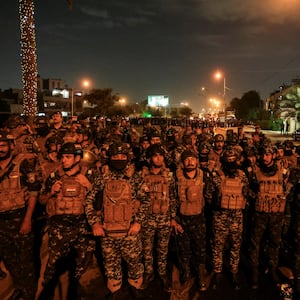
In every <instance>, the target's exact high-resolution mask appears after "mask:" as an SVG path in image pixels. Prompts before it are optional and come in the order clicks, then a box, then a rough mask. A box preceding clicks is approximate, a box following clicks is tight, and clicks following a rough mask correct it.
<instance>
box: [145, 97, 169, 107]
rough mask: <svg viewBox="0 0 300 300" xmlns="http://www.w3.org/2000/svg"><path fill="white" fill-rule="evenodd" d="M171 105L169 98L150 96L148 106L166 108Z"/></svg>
mask: <svg viewBox="0 0 300 300" xmlns="http://www.w3.org/2000/svg"><path fill="white" fill-rule="evenodd" d="M168 105H169V96H148V106H151V107H160V106H163V107H166V106H168Z"/></svg>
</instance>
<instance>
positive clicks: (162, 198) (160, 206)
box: [144, 174, 170, 214]
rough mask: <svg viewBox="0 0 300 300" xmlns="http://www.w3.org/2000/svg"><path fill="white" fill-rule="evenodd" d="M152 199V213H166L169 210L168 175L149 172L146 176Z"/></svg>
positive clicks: (148, 190)
mask: <svg viewBox="0 0 300 300" xmlns="http://www.w3.org/2000/svg"><path fill="white" fill-rule="evenodd" d="M144 179H145V184H146V187H147V192H149V197H150V201H151V207H152V213H154V214H166V213H167V212H168V210H169V204H170V196H169V181H168V177H167V176H166V175H159V174H158V175H154V174H148V175H146V176H145V177H144Z"/></svg>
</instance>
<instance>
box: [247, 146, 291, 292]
mask: <svg viewBox="0 0 300 300" xmlns="http://www.w3.org/2000/svg"><path fill="white" fill-rule="evenodd" d="M264 151H265V152H264V153H263V155H267V154H273V152H274V150H273V149H271V148H266V149H265V150H264ZM255 176H256V181H257V184H256V185H257V186H258V191H256V192H257V198H256V203H255V208H254V209H255V212H254V216H253V223H252V232H251V239H250V247H249V258H250V264H251V267H252V287H253V288H257V286H258V276H259V273H258V267H259V256H260V245H261V243H262V239H263V237H264V238H266V236H265V235H264V234H265V233H266V232H267V233H268V236H267V238H268V246H267V251H268V259H269V268H270V274H271V276H272V278H273V280H274V281H275V282H278V281H279V278H278V276H277V274H276V268H277V266H278V259H279V247H280V242H281V235H282V225H283V222H284V219H285V215H284V211H285V205H286V196H287V194H288V193H289V189H290V187H289V185H288V182H287V179H288V178H287V177H288V171H287V170H286V169H284V168H283V167H282V166H281V165H280V164H276V162H275V161H274V163H273V165H272V166H270V167H265V166H264V165H263V163H262V164H261V165H260V168H257V170H256V172H255Z"/></svg>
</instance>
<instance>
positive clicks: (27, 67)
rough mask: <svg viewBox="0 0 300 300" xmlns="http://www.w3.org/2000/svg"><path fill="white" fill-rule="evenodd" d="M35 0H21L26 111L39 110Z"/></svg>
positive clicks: (20, 13)
mask: <svg viewBox="0 0 300 300" xmlns="http://www.w3.org/2000/svg"><path fill="white" fill-rule="evenodd" d="M33 16H34V4H33V0H19V17H20V30H21V57H22V61H21V66H22V80H23V106H24V113H25V115H27V116H29V117H32V118H33V117H34V116H35V114H36V112H37V73H38V72H37V62H36V61H37V58H36V42H35V26H34V17H33Z"/></svg>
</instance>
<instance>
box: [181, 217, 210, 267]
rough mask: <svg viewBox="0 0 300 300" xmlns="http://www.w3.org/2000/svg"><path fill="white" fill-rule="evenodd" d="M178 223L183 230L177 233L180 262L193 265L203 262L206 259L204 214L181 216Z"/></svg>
mask: <svg viewBox="0 0 300 300" xmlns="http://www.w3.org/2000/svg"><path fill="white" fill-rule="evenodd" d="M179 223H180V224H181V226H182V228H183V230H184V232H183V233H179V234H178V235H177V242H178V244H177V245H178V248H179V249H178V250H179V254H180V261H181V263H182V264H184V265H187V264H190V263H191V261H192V262H193V263H194V264H195V267H197V266H199V264H205V259H206V225H205V217H204V214H201V215H196V216H181V217H180V221H179Z"/></svg>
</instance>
